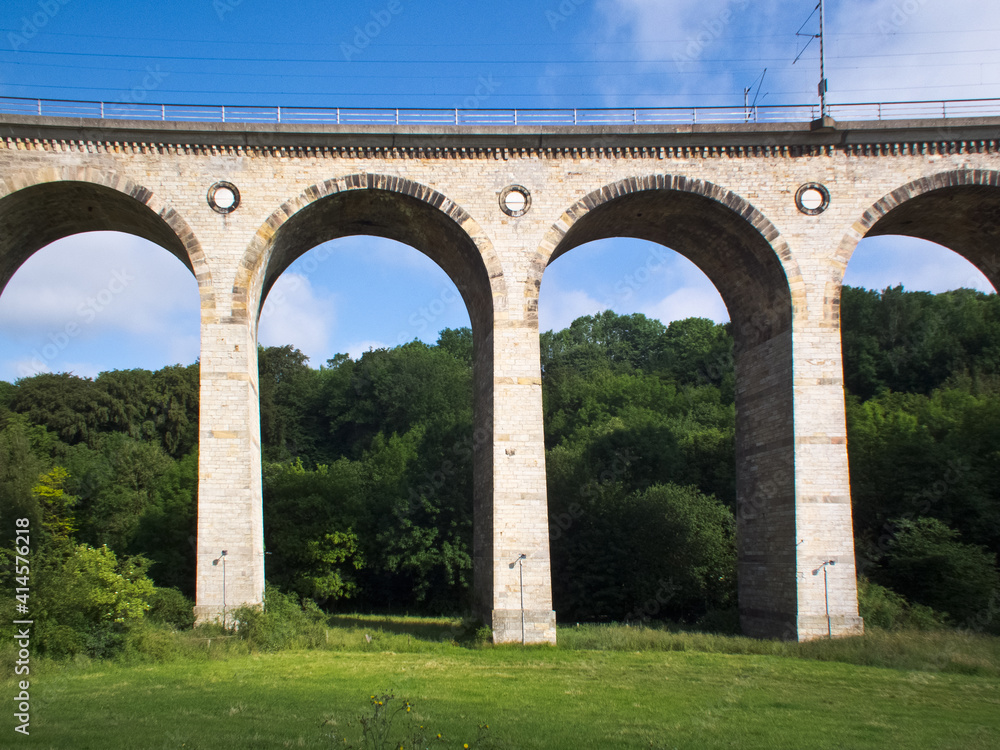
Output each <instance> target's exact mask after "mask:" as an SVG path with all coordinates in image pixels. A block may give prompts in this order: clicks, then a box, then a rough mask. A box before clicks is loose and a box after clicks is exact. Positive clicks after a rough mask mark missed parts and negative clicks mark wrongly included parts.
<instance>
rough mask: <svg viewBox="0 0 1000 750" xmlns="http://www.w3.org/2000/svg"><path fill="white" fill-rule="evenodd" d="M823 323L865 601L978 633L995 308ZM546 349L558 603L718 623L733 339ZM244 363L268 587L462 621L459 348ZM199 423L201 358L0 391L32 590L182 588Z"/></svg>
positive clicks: (606, 331) (731, 555) (279, 356)
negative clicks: (839, 332) (253, 412)
mask: <svg viewBox="0 0 1000 750" xmlns="http://www.w3.org/2000/svg"><path fill="white" fill-rule="evenodd" d="M842 320H843V329H844V330H843V340H844V352H845V378H846V383H847V392H848V403H847V407H848V411H847V414H848V432H849V456H850V462H851V479H852V491H853V498H854V523H855V533H856V536H857V540H856V542H857V544H856V546H857V552H858V561H859V569H860V571H861V572H862V573H863V575H865V576H866V577H867V578H869V579H871V583H868V584H866V585H865V587H864V591H865V592H866V596H868V595H869V594H871V592H875V593H876V594H877V596H878V597H881V598H880V599H879V602H881V605H885V606H889V604H891V605H892V606H897V607H904V608H905V607H913V608H919V607H923V608H924V609H923V610H920V611H926V612H929V613H930V615H929V617H930V619H931V620H946V621H949V622H951V623H953V624H957V625H963V624H965V625H968V626H970V627H971V626H976V627H987V628H993V629H997V626H998V622H997V621H998V620H1000V613H997V614H994V615H991V614H990V613H991V612H995V610H997V609H1000V604H998V603H997V600H996V597H997V586H998V584H997V567H996V556H997V553H998V552H1000V497H998V495H1000V491H998V490H997V487H1000V301H998V298H997V296H995V295H991V296H987V295H983V294H979V293H976V292H971V291H968V290H960V291H957V292H950V293H947V294H940V295H930V294H923V293H911V292H904V291H903V290H902V289H900V288H896V289H887V290H885V291H884V292H881V293H877V292H868V291H864V290H859V289H851V288H845V289H844V295H843V301H842ZM541 353H542V375H543V398H544V415H545V441H546V455H547V469H548V498H549V512H550V527H551V551H552V565H553V579H554V580H553V593H554V599H555V609H556V611H557V612H558V613H559V615H560V616H561V617H564V618H567V619H572V620H584V619H587V620H593V619H623V618H629V619H639V618H649V617H652V618H672V619H679V620H685V621H689V622H696V621H701V622H703V623H709V624H722V623H725V622H732V620H733V612H734V608H735V592H736V573H735V569H736V566H735V555H736V553H735V525H736V524H735V519H734V512H735V459H734V432H735V406H734V376H733V341H732V336H731V334H730V330H729V326H728V325H716V324H714V323H713V322H711V321H708V320H704V319H697V318H692V319H688V320H681V321H675V322H673V323H671V324H670V325H669V326H665V325H663V324H661V323H659V322H658V321H655V320H650V319H647V318H645V317H644V316H642V315H616V314H615V313H612V312H604V313H601V314H599V315H594V316H587V317H584V318H580V319H578V320H576V321H574V322H573V324H572V325H571V326H570V327H569V328H567V329H564V330H562V331H559V332H548V333H545V334H543V335H542V337H541ZM258 363H259V374H260V379H259V393H260V414H261V437H262V446H263V447H262V451H263V461H264V467H263V468H264V476H263V479H264V513H265V544H266V547H267V551H268V552H269V553H270V554H269V555H268V557H267V566H266V567H267V577H268V581H269V582H270V583H272V584H274V585H277V586H278V587H279V588H281V589H283V590H285V591H287V592H290V593H294V594H296V595H298V596H301V597H308V598H310V599H313V600H315V601H316V602H318V603H319V604H320V605H321V606H324V607H326V608H328V609H333V608H336V607H346V608H359V609H366V610H369V609H370V610H395V611H433V612H457V611H463V610H465V609H467V607H468V605H469V601H470V585H471V568H472V454H473V447H474V440H475V435H474V431H473V418H472V401H473V391H472V388H473V385H472V337H471V332H470V331H469V330H468V329H459V330H445V331H442V333H441V336H440V339H439V340H438V342H437V344H436V345H434V346H428V345H425V344H422V343H419V342H413V343H410V344H406V345H404V346H400V347H396V348H394V349H388V350H376V351H370V352H367V353H366V354H364V355H363V356H361V357H360V358H358V359H356V360H355V359H352V358H350V357H348V356H346V355H338V356H337V357H334V358H333V359H331V360H329V361H327V362H326V363H325V364H324V365H322V366H321V367H319V368H312V367H310V366H309V363H308V361H307V359H306V357H305V356H304V355H303V354H302V353H301V352H299V351H297V350H295V349H294V348H292V347H289V346H285V347H271V348H262V349H260V350H259V358H258ZM197 424H198V366H197V365H192V366H189V367H181V366H175V367H167V368H164V369H162V370H159V371H157V372H147V371H143V370H131V371H116V372H107V373H102V374H101V375H100V376H98V377H97V378H95V379H92V380H91V379H87V378H79V377H75V376H73V375H69V374H58V375H54V374H43V375H37V376H34V377H30V378H24V379H22V380H19V381H18V382H17V383H16V384H9V383H0V513H2V517H4V518H12V517H27V518H30V519H31V522H32V527H33V528H38V529H44V532H43V537H42V538H43V542H44V544H43V547H44V549H43V550H42V558H43V560H47V561H46V563H45V564H47V565H49V566H50V568H51V571H55V572H51V571H50V574H51V580H53V581H56V582H58V581H63V583H64V584H65V582H66V581H69V580H81V579H85V578H87V576H88V575H89V576H91V578H93V579H94V580H115V581H119V579H120V581H119V582H118V584H116V585H117V588H118V589H119V590H121V591H126V590H130V591H133V593H134V597H133V599H135V598H136V597H140V595H141V596H147V598H149V597H152V598H154V599H155V598H156V597H157V596H160V598H161V599H164V597H168V595H166V594H163V595H160V594H156V592H162V591H164V590H167V589H175V590H176V591H179V592H181V593H182V594H183V595H185V596H187V597H191V596H192V595H193V593H194V592H193V582H194V539H195V537H194V533H195V518H196V508H197V498H196V493H197ZM11 531H12V529H7V528H5V529H3V530H2V533H3V534H4V535H8V534H10V533H11ZM7 547H9V545H7ZM46 555H48V557H47V558H46ZM59 571H61V572H59ZM87 571H89V572H87ZM102 576H103V578H102ZM109 576H111V577H110V578H109ZM114 576H117V577H118V578H114ZM143 581H147V582H148V585H149V586H150V587H152V586H153V585H154V584H155V586H156V587H157V588H155V589H151V588H150V589H146V588H143V587H144V586H146V584H144V583H142V582H143ZM126 583H127V584H128V586H126ZM53 585H55V584H53ZM66 585H68V584H66ZM129 587H131V588H129ZM881 587H888V588H887V589H885V588H881ZM151 592H152V593H151ZM53 596H55V594H53ZM873 596H874V595H873ZM62 598H63V599H64V600H66V601H70V600H72V598H71V597H70V598H67V597H66V596H65V595H62ZM876 598H877V597H876ZM164 601H166V600H165V599H164ZM900 603H901V604H900ZM133 605H134V601H132V599H130V600H129V602H124V603H122V604H121V607H122V612H124V613H125V614H123V615H122V616H121V618H113V619H115V620H116V621H117V619H121V620H122V622H124V621H126V620H127V619H128V617H129V616H132V615H129V614H128V613H129V612H132V613H133V614H134V611H133V610H134V606H133ZM168 605H169V606H168ZM75 606H76V610H75V611H78V612H86V611H88V610H87V608H86V606H84V604H83V603H80V602H78V603H77V605H75ZM171 606H172V607H173V608H174V610H176V609H177V602H176V600H173V601H172V602H167V603H164V604H163V605H162V607H163V608H165V609H169V608H170V607H171ZM130 607H131V609H130ZM928 608H930V609H928ZM932 610H933V611H932ZM880 611H885V610H884V609H883V610H880ZM913 611H917V610H916V609H914V610H913ZM984 613H985V614H984ZM67 616H68V615H67ZM874 616H875V615H873V617H874ZM70 619H71V620H72V618H70ZM925 619H926V618H925ZM120 624H121V623H119V626H120ZM102 627H104V630H101V628H97V630H96V631H94V632H96V633H98V635H93V634H92V635H91V636H88V638H90V640H89V641H87V644H89V645H86V648H87V649H89V650H91V651H94V652H96V651H99V650H100V648H99V647H100V644H101V643H103V642H105V641H106V640H107V639H108V638H109V637H110V636H109V635H108V633H111V632H113V631H114V626H108V625H107V624H105V626H102ZM109 628H110V630H109ZM100 633H104V635H100ZM102 639H104V640H102ZM95 644H97V645H95ZM81 648H84V646H81Z"/></svg>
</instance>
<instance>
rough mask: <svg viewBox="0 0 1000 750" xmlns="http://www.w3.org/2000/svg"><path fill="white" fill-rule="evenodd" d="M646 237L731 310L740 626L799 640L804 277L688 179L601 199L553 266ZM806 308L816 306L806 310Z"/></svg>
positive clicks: (574, 228) (541, 264)
mask: <svg viewBox="0 0 1000 750" xmlns="http://www.w3.org/2000/svg"><path fill="white" fill-rule="evenodd" d="M610 237H635V238H638V239H644V240H650V241H652V242H657V243H659V244H661V245H664V246H666V247H669V248H671V249H673V250H675V251H677V252H679V253H680V254H681V255H684V256H685V257H686V258H688V259H689V260H691V261H692V262H693V263H694V264H695V265H697V266H698V267H699V268H700V269H701V270H702V271H703V272H704V273H705V274H706V275H707V276H708V277H709V279H710V280H711V281H712V283H713V284H714V285H715V287H716V288H717V289H718V291H719V293H720V294H721V296H722V299H723V301H724V302H725V304H726V307H727V309H728V310H729V315H730V319H731V321H732V329H733V335H734V339H735V345H736V346H735V369H736V407H737V416H736V494H737V523H738V550H739V552H738V554H739V563H738V565H739V568H738V569H739V600H740V619H741V622H742V625H743V629H744V632H745V633H747V634H749V635H754V636H758V637H784V638H788V637H795V633H796V632H797V631H796V627H797V594H796V556H795V476H794V471H795V460H794V451H795V434H794V420H793V417H794V390H793V365H792V354H793V352H792V319H793V311H794V307H795V305H796V303H797V301H799V300H800V299H803V298H804V291H803V289H802V284H801V281H800V278H799V273H798V270H797V266H796V264H795V261H794V259H793V258H792V257H791V253H790V251H789V249H788V247H787V245H786V243H785V242H784V240H783V239H782V237H781V236H780V233H779V232H778V230H777V228H776V227H775V226H774V225H773V224H772V223H771V222H770V221H769V220H768V219H767V218H766V217H765V216H764V215H763V214H762V213H761V212H760V211H759V210H757V209H756V208H755V207H754V206H753V205H751V204H750V203H749V202H748V201H746V200H745V199H743V198H741V197H740V196H738V195H736V194H735V193H732V192H730V191H728V190H726V189H724V188H722V187H720V186H717V185H714V184H712V183H709V182H705V181H702V180H692V179H688V178H685V177H682V176H673V175H652V176H648V177H644V178H632V179H626V180H622V181H620V182H617V183H614V184H611V185H607V186H605V187H603V188H601V189H600V190H596V191H594V192H592V193H590V194H589V195H587V196H586V197H585V198H584V199H582V200H581V201H579V202H578V203H577V204H575V205H574V206H572V207H571V208H570V209H568V210H567V211H566V212H565V213H564V214H563V215H562V217H561V218H560V219H559V221H558V222H557V223H556V224H555V225H554V226H553V227H552V229H551V230H550V231H549V232H548V233H547V235H546V237H545V238H544V240H543V242H542V243H541V246H540V247H539V251H538V254H537V256H536V258H535V265H534V275H535V278H534V290H535V294H536V296H535V299H534V300H533V301H529V304H532V302H533V303H534V306H535V312H536V314H537V292H538V290H539V289H540V287H541V279H542V275H543V273H544V271H545V268H546V267H547V266H548V264H549V263H551V262H552V261H553V260H555V259H556V258H558V257H560V256H561V255H563V254H565V253H567V252H569V251H570V250H572V249H573V248H575V247H577V246H579V245H582V244H584V243H587V242H591V241H594V240H599V239H606V238H610ZM802 304H804V302H803V303H802Z"/></svg>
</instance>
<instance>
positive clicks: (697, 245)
mask: <svg viewBox="0 0 1000 750" xmlns="http://www.w3.org/2000/svg"><path fill="white" fill-rule="evenodd" d="M616 236H627V237H636V238H639V239H645V240H651V241H653V242H658V243H659V244H661V245H664V246H666V247H670V248H672V249H673V250H676V251H677V252H679V253H680V254H682V255H684V256H685V257H686V258H688V259H689V260H691V261H692V262H693V263H694V264H695V265H697V266H698V267H699V268H700V269H701V270H702V271H704V272H705V274H706V275H707V276H708V277H709V279H710V280H711V281H712V283H713V284H714V285H715V286H716V288H717V289H718V290H719V293H720V294H721V295H722V298H723V301H724V302H725V304H726V307H727V308H728V309H729V313H730V318H731V320H732V321H733V330H734V334H735V335H736V337H737V345H738V346H740V347H752V346H754V345H755V344H756V343H759V342H760V341H763V340H767V339H769V338H770V337H771V336H772V335H774V334H775V333H777V332H779V331H781V330H787V329H789V328H790V326H791V319H792V311H793V309H794V307H795V306H796V305H797V304H804V303H805V302H804V300H805V297H804V294H805V292H804V288H803V285H802V281H801V278H800V275H799V272H798V268H797V265H796V262H795V260H794V259H793V257H792V254H791V252H790V250H789V248H788V245H787V244H786V243H785V241H784V239H783V238H782V237H781V235H780V233H779V232H778V230H777V228H776V227H775V226H774V224H772V223H771V221H770V220H768V219H767V217H765V216H764V215H763V214H762V213H761V212H760V211H759V210H758V209H757V208H755V207H754V206H753V205H752V204H751V203H750V202H749V201H747V200H746V199H744V198H742V197H740V196H738V195H737V194H735V193H733V192H731V191H729V190H726V189H725V188H723V187H720V186H718V185H715V184H713V183H711V182H706V181H704V180H694V179H690V178H687V177H684V176H677V175H668V174H657V175H648V176H646V177H633V178H628V179H624V180H620V181H618V182H615V183H612V184H610V185H606V186H604V187H602V188H600V189H598V190H595V191H593V192H591V193H590V194H588V195H587V196H585V197H584V198H583V199H582V200H580V201H578V202H577V203H576V204H574V205H573V206H572V207H570V208H569V209H567V210H566V211H565V212H564V213H563V215H562V216H561V217H560V218H559V220H558V221H557V222H556V223H555V224H554V225H553V226H552V227H551V228H550V229H549V231H548V232H547V233H546V235H545V237H544V238H543V240H542V242H541V244H540V245H539V248H538V252H537V253H536V256H535V259H534V261H533V263H532V276H533V278H532V280H531V281H532V282H533V283H531V284H530V291H531V293H532V297H531V298H530V299H529V301H528V304H529V310H528V312H529V314H530V313H534V314H537V306H538V294H539V291H540V289H541V281H542V275H543V273H544V271H545V268H546V267H547V266H548V265H549V263H551V262H552V261H553V260H555V259H556V258H558V257H559V256H561V255H563V254H564V253H566V252H568V251H569V250H571V249H572V248H574V247H577V246H578V245H582V244H585V243H587V242H591V241H593V240H596V239H603V238H607V237H616ZM718 250H721V252H718Z"/></svg>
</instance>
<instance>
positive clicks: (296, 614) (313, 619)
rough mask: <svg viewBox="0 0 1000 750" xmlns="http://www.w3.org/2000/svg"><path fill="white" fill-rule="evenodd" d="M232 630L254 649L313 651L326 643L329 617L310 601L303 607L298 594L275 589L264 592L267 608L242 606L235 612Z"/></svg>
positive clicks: (270, 587) (233, 613) (271, 588)
mask: <svg viewBox="0 0 1000 750" xmlns="http://www.w3.org/2000/svg"><path fill="white" fill-rule="evenodd" d="M232 618H233V619H232V622H233V628H234V630H235V632H236V635H237V636H239V637H240V639H242V640H244V641H246V642H247V645H249V646H250V648H251V649H256V650H260V651H277V650H278V649H282V648H289V647H293V646H294V647H302V648H314V647H316V646H318V645H319V644H320V642H321V641H323V640H325V630H326V620H327V616H326V614H325V613H324V612H323V611H322V610H321V609H320V608H319V607H317V606H316V603H315V602H313V601H312V600H311V599H306V600H305V601H304V602H302V603H301V604H300V603H299V600H298V597H297V596H296V595H295V594H284V593H282V592H281V591H279V590H278V589H276V588H274V587H273V586H270V585H269V586H267V588H266V589H265V591H264V606H263V607H254V606H242V607H238V608H236V609H234V610H233V612H232Z"/></svg>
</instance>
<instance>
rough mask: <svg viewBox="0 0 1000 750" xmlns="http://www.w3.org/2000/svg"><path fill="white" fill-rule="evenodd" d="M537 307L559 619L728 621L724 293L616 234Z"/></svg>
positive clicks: (658, 249) (562, 270)
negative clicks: (726, 618)
mask: <svg viewBox="0 0 1000 750" xmlns="http://www.w3.org/2000/svg"><path fill="white" fill-rule="evenodd" d="M538 312H539V323H540V326H539V328H540V331H541V332H542V333H541V344H542V345H541V356H542V383H543V397H544V398H543V401H544V407H545V413H544V419H545V428H546V435H545V442H546V467H547V476H548V493H547V495H548V503H549V537H550V542H551V554H552V570H553V573H552V584H553V603H554V606H555V610H556V612H557V614H558V617H559V619H560V620H562V621H564V622H603V621H609V620H610V621H617V622H622V621H625V622H628V621H636V620H667V621H678V620H684V621H686V622H688V623H693V622H699V621H701V622H708V620H706V619H705V617H706V615H709V613H711V615H709V616H710V617H711V618H712V619H714V620H715V621H716V622H719V623H721V619H720V618H721V617H722V616H723V615H722V613H723V612H725V613H726V614H727V615H728V614H730V612H731V608H735V605H736V596H735V593H736V592H735V586H736V575H735V563H736V554H735V546H734V542H735V536H734V531H735V528H734V515H735V512H736V492H735V454H734V433H735V424H734V420H735V409H734V406H733V385H734V377H733V364H734V362H733V346H732V337H731V335H730V333H729V325H728V322H729V315H728V311H727V310H726V307H725V304H724V302H723V301H722V298H721V297H720V296H719V294H718V291H717V290H716V289H715V287H714V286H713V285H712V283H711V281H710V280H709V279H708V278H707V277H706V276H705V275H704V273H703V272H702V271H701V270H700V269H698V267H697V266H696V265H694V264H693V263H692V262H691V261H690V260H688V259H687V258H685V257H684V256H682V255H680V254H679V253H676V252H674V251H673V250H670V249H668V248H666V247H664V246H663V245H660V244H658V243H653V242H650V241H648V240H638V239H634V238H613V239H611V238H609V239H603V240H595V241H593V242H590V243H587V244H585V245H581V246H579V247H576V248H574V249H573V250H572V251H571V252H569V253H566V254H564V255H563V256H561V257H560V258H558V259H557V260H556V261H554V262H553V263H551V264H550V265H549V266H548V268H547V269H546V272H545V276H544V278H543V282H542V286H541V290H540V296H539V309H538ZM695 519H697V520H695Z"/></svg>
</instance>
